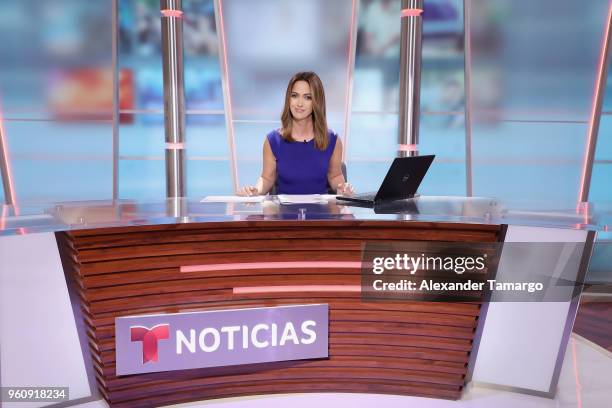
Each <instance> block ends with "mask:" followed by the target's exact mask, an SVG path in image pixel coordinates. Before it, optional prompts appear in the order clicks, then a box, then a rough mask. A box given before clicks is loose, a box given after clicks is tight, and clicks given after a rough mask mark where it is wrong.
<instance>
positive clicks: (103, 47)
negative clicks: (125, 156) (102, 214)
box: [0, 0, 113, 203]
mask: <svg viewBox="0 0 612 408" xmlns="http://www.w3.org/2000/svg"><path fill="white" fill-rule="evenodd" d="M111 5H112V2H111V0H104V1H97V2H83V1H80V0H58V1H54V2H41V1H36V0H23V1H19V2H13V1H8V0H0V9H1V10H2V13H0V37H1V38H3V39H4V41H2V44H1V45H0V55H1V56H2V58H1V59H0V98H1V99H0V109H1V110H2V112H0V117H2V118H3V121H4V123H3V124H2V125H3V128H4V130H5V135H4V136H5V137H6V140H7V143H8V152H7V153H8V154H9V155H10V158H11V163H12V173H13V180H14V186H15V190H16V192H15V196H16V197H15V199H16V201H17V202H18V203H23V202H24V201H30V200H35V201H58V200H84V199H105V198H110V197H111V196H112V153H111V151H112V146H111V143H112V138H111V134H112V131H111V129H112V126H111V121H110V120H111V117H112V115H111V112H112V101H113V98H112V89H113V87H112V67H111V62H112V58H111V49H112V47H111V40H112V13H110V10H111ZM11 38H12V39H18V40H13V41H11V40H7V39H11Z"/></svg>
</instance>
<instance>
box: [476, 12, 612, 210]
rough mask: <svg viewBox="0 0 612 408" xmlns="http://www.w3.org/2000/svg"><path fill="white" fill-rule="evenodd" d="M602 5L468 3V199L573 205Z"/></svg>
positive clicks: (602, 23)
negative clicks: (470, 145) (470, 171)
mask: <svg viewBox="0 0 612 408" xmlns="http://www.w3.org/2000/svg"><path fill="white" fill-rule="evenodd" d="M608 5H609V2H608V1H607V0H594V1H591V2H589V6H588V7H584V4H582V3H579V2H575V1H571V0H563V1H559V0H542V1H537V2H526V3H525V4H521V7H517V6H516V2H514V1H511V0H477V1H472V2H471V3H470V8H471V13H472V15H471V23H472V24H471V27H470V32H471V36H472V66H471V74H472V90H471V91H472V95H473V111H472V118H473V123H472V129H473V159H474V169H473V170H474V171H473V174H474V179H473V187H474V194H477V195H486V196H493V197H498V198H502V199H506V200H508V201H511V200H518V199H520V198H521V197H527V198H528V200H530V201H531V202H536V201H541V202H543V203H549V204H550V205H551V206H556V205H558V204H563V205H570V204H571V203H572V202H573V203H575V202H576V201H577V200H578V189H579V185H580V175H581V171H582V162H583V160H584V149H585V145H586V135H587V130H588V129H587V128H588V120H589V116H590V110H591V106H592V97H593V90H594V86H595V80H596V73H597V66H598V62H599V53H600V46H601V42H602V35H603V33H604V26H605V22H606V21H605V20H606V16H607V11H608ZM551 50H554V52H552V51H551Z"/></svg>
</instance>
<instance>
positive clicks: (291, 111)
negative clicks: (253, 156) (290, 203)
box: [238, 72, 353, 196]
mask: <svg viewBox="0 0 612 408" xmlns="http://www.w3.org/2000/svg"><path fill="white" fill-rule="evenodd" d="M281 126H282V127H281V128H280V129H276V130H273V131H271V132H270V133H268V135H267V136H266V139H265V141H264V145H263V170H262V172H261V177H259V180H258V181H257V184H256V185H255V186H246V187H243V188H241V189H240V190H239V191H238V195H242V196H252V195H263V194H267V193H268V192H269V191H270V190H271V189H272V187H273V186H274V185H276V187H277V189H276V193H277V194H325V193H327V190H328V187H327V186H328V183H329V186H331V187H332V189H333V190H335V191H336V193H337V194H351V193H352V192H353V189H352V187H351V185H350V184H348V183H347V182H346V180H345V179H344V176H343V174H342V142H341V141H340V138H338V135H337V134H335V133H334V132H332V131H331V130H329V129H328V128H327V119H326V116H325V92H324V90H323V83H322V82H321V79H320V78H319V77H318V76H317V74H315V73H314V72H298V73H297V74H295V75H294V76H293V77H292V78H291V80H290V81H289V84H288V85H287V93H286V95H285V106H284V108H283V113H282V114H281Z"/></svg>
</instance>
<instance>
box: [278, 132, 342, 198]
mask: <svg viewBox="0 0 612 408" xmlns="http://www.w3.org/2000/svg"><path fill="white" fill-rule="evenodd" d="M327 135H328V137H329V144H328V145H327V149H325V150H319V149H317V148H316V147H315V145H314V140H311V141H310V142H306V143H304V142H287V141H286V140H285V139H283V138H282V136H281V135H280V132H279V131H278V130H273V131H271V132H270V133H268V135H267V136H266V137H267V138H268V142H269V143H270V147H271V148H272V153H273V154H274V157H275V158H276V173H277V176H276V186H277V189H276V190H277V191H276V193H277V194H326V193H327V171H328V169H329V159H330V158H331V155H332V153H333V151H334V148H335V147H336V140H337V139H338V135H336V134H335V133H334V132H332V131H330V130H328V131H327Z"/></svg>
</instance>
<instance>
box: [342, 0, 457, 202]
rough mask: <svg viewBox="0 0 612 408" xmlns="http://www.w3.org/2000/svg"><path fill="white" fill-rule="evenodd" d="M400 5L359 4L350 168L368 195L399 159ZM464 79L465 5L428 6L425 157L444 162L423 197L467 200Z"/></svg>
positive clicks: (394, 0)
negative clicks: (451, 196) (454, 196)
mask: <svg viewBox="0 0 612 408" xmlns="http://www.w3.org/2000/svg"><path fill="white" fill-rule="evenodd" d="M400 3H401V2H400V1H399V0H391V1H386V0H374V1H368V0H361V2H360V9H359V28H358V35H357V55H356V63H355V73H354V82H353V104H352V116H351V128H350V132H351V133H350V138H349V140H348V151H347V161H348V162H349V163H350V167H349V178H351V181H352V182H353V183H356V184H362V183H363V185H364V187H365V188H366V189H367V190H376V189H378V187H379V186H380V182H381V180H382V179H383V177H384V175H385V174H386V171H387V169H388V166H389V163H390V162H391V160H392V159H393V158H394V157H395V156H396V155H397V124H398V123H397V122H398V116H397V112H398V108H399V96H398V95H399V64H400V62H399V52H400V48H399V40H400V31H401V20H400V18H399V13H400ZM463 77H464V58H463V1H460V0H432V1H427V2H425V7H424V13H423V66H422V73H421V124H420V146H419V151H420V153H421V154H427V153H434V154H436V155H437V157H436V161H435V162H434V164H433V166H432V168H431V170H430V171H429V173H428V174H427V176H426V178H425V179H424V181H423V184H422V186H421V188H420V190H419V191H420V192H422V193H423V194H425V193H426V194H446V195H448V194H465V141H464V139H465V136H464V125H465V124H464V105H465V93H464V85H463V82H464V81H463ZM373 159H374V161H372V160H373ZM367 161H369V163H368V162H367ZM353 166H356V167H357V168H355V169H353V168H352V167H353ZM368 166H372V167H371V171H368V170H367V169H368ZM356 174H358V175H359V177H364V179H363V180H362V179H358V180H357V179H356V178H354V177H353V175H356Z"/></svg>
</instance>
